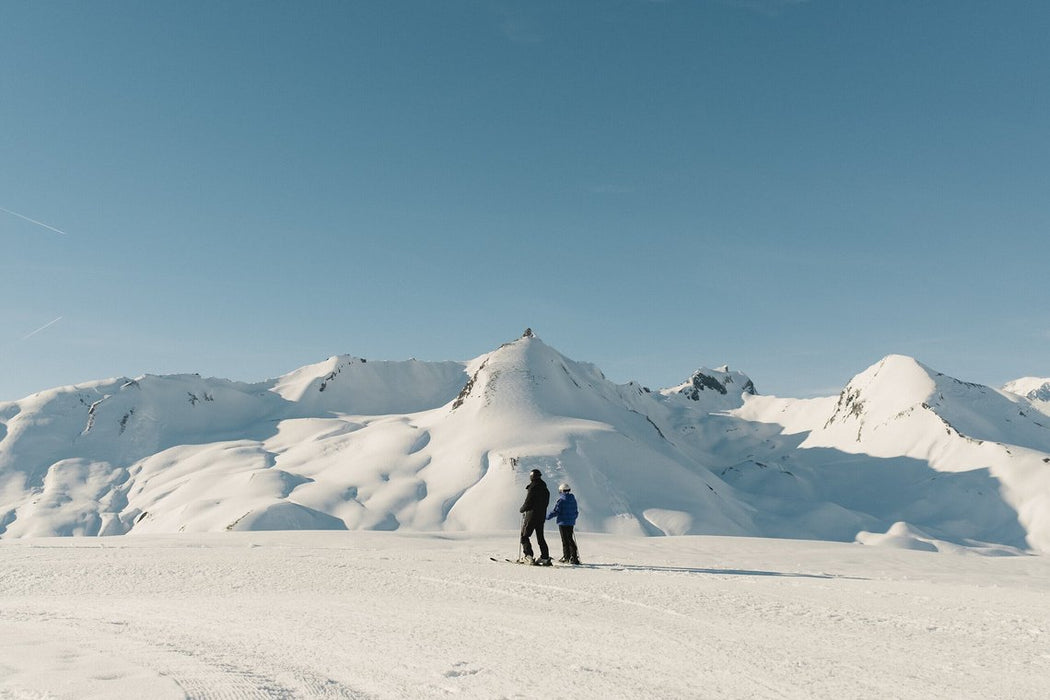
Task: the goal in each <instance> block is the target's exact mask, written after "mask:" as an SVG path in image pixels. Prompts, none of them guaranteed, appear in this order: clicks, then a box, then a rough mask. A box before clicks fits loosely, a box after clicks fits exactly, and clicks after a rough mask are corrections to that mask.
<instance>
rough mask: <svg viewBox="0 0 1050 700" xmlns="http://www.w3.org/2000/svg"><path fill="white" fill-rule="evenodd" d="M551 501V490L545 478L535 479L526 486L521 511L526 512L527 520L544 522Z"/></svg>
mask: <svg viewBox="0 0 1050 700" xmlns="http://www.w3.org/2000/svg"><path fill="white" fill-rule="evenodd" d="M550 502H551V492H550V489H548V488H547V484H545V483H544V482H543V479H534V480H532V481H530V482H529V485H528V486H526V487H525V502H524V503H522V504H521V508H520V509H519V511H518V512H519V513H524V514H525V522H530V523H538V524H540V525H542V524H543V521H544V520H546V516H547V506H548V505H549V504H550Z"/></svg>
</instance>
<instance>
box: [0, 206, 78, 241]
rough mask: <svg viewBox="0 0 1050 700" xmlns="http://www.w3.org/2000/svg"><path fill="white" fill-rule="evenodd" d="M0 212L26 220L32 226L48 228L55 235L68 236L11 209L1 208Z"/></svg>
mask: <svg viewBox="0 0 1050 700" xmlns="http://www.w3.org/2000/svg"><path fill="white" fill-rule="evenodd" d="M0 211H2V212H6V213H8V214H10V215H11V216H17V217H18V218H19V219H25V220H26V221H28V222H29V223H31V224H36V225H37V226H43V227H44V228H46V229H48V230H50V231H54V232H55V233H61V234H62V235H63V236H66V235H68V234H67V233H66V232H65V231H60V230H58V229H57V228H55V227H54V226H48V225H47V224H45V223H44V222H43V221H37V220H36V219H30V218H29V217H28V216H25V215H24V214H19V213H18V212H17V211H11V210H10V209H4V208H3V207H0Z"/></svg>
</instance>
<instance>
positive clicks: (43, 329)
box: [5, 210, 62, 340]
mask: <svg viewBox="0 0 1050 700" xmlns="http://www.w3.org/2000/svg"><path fill="white" fill-rule="evenodd" d="M5 211H6V210H5ZM61 320H62V317H61V316H59V317H58V318H56V319H55V320H54V321H48V322H47V323H45V324H44V325H42V326H40V328H37V329H36V330H35V331H33V332H32V333H30V334H29V335H27V336H25V337H24V338H22V340H29V339H30V338H32V337H33V336H34V335H36V334H37V333H39V332H41V331H45V330H47V329H48V328H50V327H51V326H53V325H55V324H56V323H58V322H59V321H61Z"/></svg>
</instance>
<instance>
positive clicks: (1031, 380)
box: [1003, 377, 1050, 402]
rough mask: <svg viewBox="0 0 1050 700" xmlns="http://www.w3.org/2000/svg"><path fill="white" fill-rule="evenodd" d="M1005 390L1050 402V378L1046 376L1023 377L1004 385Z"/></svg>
mask: <svg viewBox="0 0 1050 700" xmlns="http://www.w3.org/2000/svg"><path fill="white" fill-rule="evenodd" d="M1003 391H1009V392H1010V393H1011V394H1017V395H1018V396H1023V397H1025V398H1026V399H1031V400H1033V401H1047V402H1050V379H1048V378H1045V377H1022V378H1020V379H1015V380H1013V381H1012V382H1007V383H1006V384H1004V385H1003Z"/></svg>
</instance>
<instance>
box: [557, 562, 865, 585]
mask: <svg viewBox="0 0 1050 700" xmlns="http://www.w3.org/2000/svg"><path fill="white" fill-rule="evenodd" d="M574 568H582V569H601V570H605V571H643V572H646V573H650V572H659V573H672V574H708V575H715V576H771V577H784V578H819V579H851V580H855V581H867V580H869V579H867V578H864V577H859V576H840V575H837V574H827V573H820V574H807V573H801V572H797V571H762V570H758V569H710V568H704V567H696V566H663V565H659V566H650V565H646V564H577V565H576V566H575V567H574Z"/></svg>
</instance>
